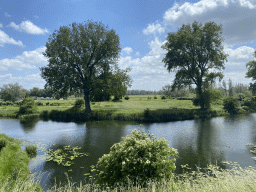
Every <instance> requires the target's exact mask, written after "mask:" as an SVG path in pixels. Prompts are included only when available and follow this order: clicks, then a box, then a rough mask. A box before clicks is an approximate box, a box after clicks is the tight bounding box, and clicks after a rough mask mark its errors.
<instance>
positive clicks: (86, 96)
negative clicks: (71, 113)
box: [84, 91, 92, 113]
mask: <svg viewBox="0 0 256 192" xmlns="http://www.w3.org/2000/svg"><path fill="white" fill-rule="evenodd" d="M84 104H85V113H91V112H92V110H91V106H90V99H89V93H88V92H86V91H84Z"/></svg>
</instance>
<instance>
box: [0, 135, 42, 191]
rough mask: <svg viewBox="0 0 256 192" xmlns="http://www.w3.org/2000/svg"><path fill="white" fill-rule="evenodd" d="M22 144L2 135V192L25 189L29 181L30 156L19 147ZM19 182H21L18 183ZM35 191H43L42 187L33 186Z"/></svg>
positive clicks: (0, 176) (0, 182) (0, 147)
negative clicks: (25, 184) (25, 183)
mask: <svg viewBox="0 0 256 192" xmlns="http://www.w3.org/2000/svg"><path fill="white" fill-rule="evenodd" d="M19 144H20V142H19V141H18V140H16V139H14V138H12V137H8V136H7V135H5V134H0V186H1V187H0V189H1V191H15V190H14V189H15V188H17V187H19V189H23V188H24V187H25V186H24V184H23V183H24V182H26V181H28V179H29V175H30V171H29V167H28V163H29V160H30V158H29V156H28V155H27V153H26V152H25V151H24V150H22V149H21V148H20V146H19ZM17 181H19V182H18V183H17ZM31 186H32V187H33V188H34V189H35V190H34V191H42V188H41V187H40V185H38V184H35V183H33V184H32V185H31Z"/></svg>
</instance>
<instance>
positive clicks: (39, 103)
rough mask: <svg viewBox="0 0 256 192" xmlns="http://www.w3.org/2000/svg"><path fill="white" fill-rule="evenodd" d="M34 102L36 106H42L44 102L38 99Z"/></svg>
mask: <svg viewBox="0 0 256 192" xmlns="http://www.w3.org/2000/svg"><path fill="white" fill-rule="evenodd" d="M36 104H37V105H38V106H43V105H44V104H43V103H42V102H40V101H38V102H36Z"/></svg>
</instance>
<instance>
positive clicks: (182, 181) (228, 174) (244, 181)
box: [0, 166, 256, 192]
mask: <svg viewBox="0 0 256 192" xmlns="http://www.w3.org/2000/svg"><path fill="white" fill-rule="evenodd" d="M207 170H208V172H193V173H191V174H186V173H185V174H182V175H179V176H175V177H174V178H169V179H165V180H164V181H163V182H162V183H158V182H154V181H149V182H148V184H147V186H146V187H142V186H141V185H140V184H139V183H138V184H136V185H131V186H124V185H122V184H120V185H119V186H117V187H115V188H112V189H109V188H104V187H102V186H97V185H96V184H93V183H87V184H82V183H75V182H73V181H70V180H69V181H68V184H67V185H64V186H63V185H62V186H61V187H57V185H55V186H54V187H52V188H51V189H49V190H47V192H63V191H70V192H71V191H77V192H78V191H95V192H96V191H97V192H100V191H102V192H103V191H105V192H106V191H109V192H110V191H123V192H126V191H129V192H137V191H142V192H148V191H150V192H166V191H173V192H175V191H178V192H183V191H187V192H207V191H218V192H219V191H222V192H226V191H227V192H230V191H232V192H243V191H246V192H247V191H256V182H255V178H256V170H255V168H252V167H249V168H246V169H242V168H241V167H238V166H235V167H234V168H233V169H232V170H221V169H219V168H217V167H214V166H209V167H208V169H207ZM213 175H214V176H213ZM35 182H38V180H37V179H36V177H33V176H32V178H31V179H29V180H26V181H25V182H23V181H21V180H17V183H16V186H15V187H14V189H13V191H28V192H30V191H36V190H37V188H36V186H35V184H34V183H35ZM8 185H9V183H8V182H6V183H4V185H2V186H0V191H1V192H2V191H6V186H8Z"/></svg>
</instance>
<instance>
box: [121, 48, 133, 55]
mask: <svg viewBox="0 0 256 192" xmlns="http://www.w3.org/2000/svg"><path fill="white" fill-rule="evenodd" d="M122 51H124V52H125V53H127V54H130V53H132V52H133V50H132V48H131V47H125V48H123V50H122Z"/></svg>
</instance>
